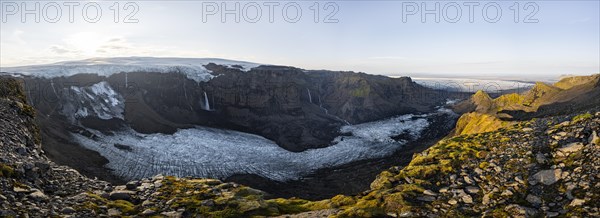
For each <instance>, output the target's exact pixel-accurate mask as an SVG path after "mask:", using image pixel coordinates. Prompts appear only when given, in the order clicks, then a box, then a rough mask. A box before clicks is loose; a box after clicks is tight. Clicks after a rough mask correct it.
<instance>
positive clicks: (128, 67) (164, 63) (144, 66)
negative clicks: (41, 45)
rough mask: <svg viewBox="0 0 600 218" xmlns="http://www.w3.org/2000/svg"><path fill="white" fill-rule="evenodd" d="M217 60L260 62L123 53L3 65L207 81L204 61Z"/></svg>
mask: <svg viewBox="0 0 600 218" xmlns="http://www.w3.org/2000/svg"><path fill="white" fill-rule="evenodd" d="M209 63H214V64H218V65H224V66H227V67H232V68H234V67H235V68H237V69H240V70H243V71H248V70H250V69H252V68H254V67H257V66H259V64H255V63H250V62H243V61H231V60H225V59H216V58H154V57H121V58H92V59H86V60H81V61H66V62H59V63H54V64H45V65H33V66H22V67H3V68H1V69H0V71H2V72H8V73H10V74H13V75H15V76H19V75H24V76H34V77H42V78H55V77H69V76H73V75H77V74H96V75H99V76H105V77H108V76H110V75H112V74H117V73H123V72H124V73H128V72H157V73H173V72H178V73H183V74H184V75H186V77H187V78H189V79H192V80H194V81H196V82H203V81H208V80H210V79H212V78H213V77H215V76H214V75H212V74H211V72H210V71H209V70H207V69H206V68H205V67H204V65H207V64H209Z"/></svg>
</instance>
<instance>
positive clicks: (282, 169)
mask: <svg viewBox="0 0 600 218" xmlns="http://www.w3.org/2000/svg"><path fill="white" fill-rule="evenodd" d="M428 125H429V122H428V121H427V119H426V116H413V115H404V116H400V117H395V118H391V119H387V120H383V121H377V122H373V123H366V124H360V125H355V126H346V127H344V128H343V129H344V130H343V131H345V132H347V133H352V136H339V137H337V138H336V139H335V140H334V141H333V142H332V145H331V146H329V147H326V148H319V149H310V150H306V151H304V152H289V151H287V150H285V149H282V148H281V147H279V146H278V145H277V144H275V143H274V142H273V141H270V140H268V139H265V138H263V137H261V136H257V135H252V134H247V133H241V132H236V131H231V130H219V129H213V128H206V127H196V128H193V129H184V130H179V131H177V132H176V133H175V134H173V135H166V134H140V133H137V132H135V131H133V130H128V131H121V132H117V133H115V134H114V135H104V134H102V133H101V132H98V131H95V130H90V131H92V132H94V134H96V135H98V136H100V137H99V138H100V139H99V140H97V141H95V140H92V139H89V138H87V137H85V136H82V135H79V134H73V136H74V138H75V139H76V141H78V143H80V144H81V145H83V146H84V147H86V148H89V149H91V150H95V151H98V152H99V153H100V154H101V155H102V156H104V157H106V158H107V159H108V160H109V163H108V164H107V167H109V168H110V169H113V170H114V172H115V173H116V174H117V175H119V176H121V177H123V178H126V179H140V178H144V177H150V176H154V175H156V174H166V175H175V176H194V177H211V178H226V177H229V176H231V175H234V174H256V175H259V176H263V177H266V178H270V179H273V180H278V181H286V180H291V179H298V178H300V177H302V176H303V175H307V174H308V173H310V172H313V171H315V170H317V169H320V168H324V167H331V166H338V165H341V164H345V163H349V162H352V161H356V160H361V159H369V158H378V157H384V156H386V155H389V154H391V153H393V152H394V151H396V150H397V149H399V148H401V147H402V145H404V144H405V143H406V142H405V141H394V140H392V139H391V137H393V136H395V135H397V134H399V133H408V134H411V135H414V136H419V134H420V133H421V132H422V131H423V130H424V129H425V128H427V126H428ZM115 144H121V145H126V146H130V147H131V151H128V150H122V149H119V148H117V147H115V146H114V145H115Z"/></svg>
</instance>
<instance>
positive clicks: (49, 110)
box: [24, 64, 451, 151]
mask: <svg viewBox="0 0 600 218" xmlns="http://www.w3.org/2000/svg"><path fill="white" fill-rule="evenodd" d="M206 68H207V69H209V70H211V71H212V74H213V75H217V76H216V78H213V79H212V80H209V81H207V82H196V81H193V80H190V79H187V78H186V77H185V76H184V75H183V74H178V73H167V74H165V73H152V72H137V73H119V74H114V75H112V76H110V77H107V78H106V77H100V76H97V75H90V74H80V75H75V76H71V77H68V78H64V77H60V78H53V79H43V78H29V77H26V78H24V81H25V84H26V89H27V94H28V95H29V96H30V98H31V99H32V101H31V102H32V104H33V106H34V107H35V108H36V109H38V110H39V111H40V115H41V117H44V119H49V122H51V123H59V122H61V121H65V120H68V119H69V116H73V113H75V111H76V110H68V109H69V107H71V104H74V103H73V102H66V100H67V99H76V97H77V96H76V95H77V92H76V90H75V91H74V89H73V87H76V88H78V89H81V90H84V89H86V88H87V89H88V94H89V93H91V91H89V90H90V89H94V87H92V86H94V85H95V84H98V83H100V82H102V81H105V82H108V84H109V86H110V87H111V88H112V89H114V90H115V91H116V92H117V94H118V95H119V98H122V99H120V100H122V101H124V109H123V110H124V111H123V117H122V118H120V117H111V119H106V118H104V119H98V116H85V117H78V118H77V122H80V123H81V124H82V125H83V126H86V127H91V128H94V129H98V130H103V129H116V128H118V127H123V126H131V127H132V128H133V129H135V130H136V131H138V132H140V133H173V132H175V131H176V130H177V129H178V128H189V127H193V126H194V125H203V126H210V127H217V128H226V129H233V130H239V131H244V132H249V133H254V134H258V135H261V136H264V137H266V138H268V139H271V140H273V141H275V142H276V143H277V144H278V145H280V146H281V147H283V148H285V149H287V150H290V151H303V150H306V149H309V148H318V147H325V146H327V145H328V144H329V143H330V142H331V140H332V139H333V138H334V137H335V136H337V135H338V133H337V131H338V129H339V127H340V126H342V125H345V124H347V123H353V124H355V123H362V122H367V121H373V120H378V119H383V118H387V117H391V116H394V115H398V114H406V113H427V112H431V111H433V110H435V109H434V107H435V106H437V105H440V104H442V103H443V102H444V101H445V100H446V98H448V97H451V96H449V95H448V94H447V93H446V92H442V91H436V90H432V89H428V88H425V87H422V86H420V85H417V84H416V83H414V82H412V81H411V79H410V78H389V77H384V76H375V75H368V74H363V73H353V72H332V71H306V70H301V69H297V68H293V67H278V66H260V67H257V68H254V69H252V70H250V71H248V72H244V71H241V70H238V69H235V68H230V67H224V66H220V65H215V64H209V65H207V66H206ZM126 81H127V84H125V82H126ZM84 91H85V90H84ZM92 91H93V90H92ZM81 101H82V102H83V100H81ZM88 101H89V102H88ZM92 101H93V100H89V99H85V102H84V103H82V104H88V106H90V105H91V104H95V105H102V104H104V103H103V102H92ZM103 101H108V99H103ZM105 105H106V107H111V106H110V105H108V104H105ZM76 106H79V107H82V106H80V105H76ZM92 106H93V105H92ZM90 108H91V106H90ZM42 127H44V125H42ZM65 129H68V128H65Z"/></svg>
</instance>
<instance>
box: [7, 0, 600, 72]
mask: <svg viewBox="0 0 600 218" xmlns="http://www.w3.org/2000/svg"><path fill="white" fill-rule="evenodd" d="M599 2H600V1H597V0H591V1H534V2H532V3H530V4H527V2H526V1H482V2H457V3H451V2H448V1H431V0H429V1H412V2H410V1H359V0H351V1H329V2H328V1H318V2H317V1H306V0H303V1H283V2H276V1H267V2H265V1H256V2H249V1H225V2H220V1H191V0H187V1H157V0H151V1H137V2H136V1H99V2H92V1H82V2H77V3H78V4H79V5H75V6H70V5H69V4H73V2H61V1H25V2H23V1H6V0H0V3H1V6H2V7H1V8H0V13H1V16H0V17H1V22H0V29H1V31H0V66H2V67H10V66H20V65H33V64H46V63H54V62H60V61H67V60H80V59H86V58H93V57H123V56H153V57H194V58H201V57H202V58H204V57H211V58H225V59H233V60H243V61H250V62H256V63H263V64H276V65H289V66H295V67H300V68H304V69H328V70H346V71H360V72H366V73H371V74H382V75H390V76H400V75H407V76H414V77H476V78H507V79H524V80H526V79H539V78H547V77H557V76H560V75H586V74H592V73H599V72H600V17H599V14H600V3H599ZM36 3H38V4H39V6H38V7H36ZM128 3H129V4H128ZM96 4H97V5H96ZM236 4H239V7H238V9H239V10H237V11H236V10H235V9H236ZM436 4H439V7H438V9H439V10H438V11H435V10H434V9H435V8H436ZM473 4H478V5H473ZM516 4H518V6H517V5H516ZM468 5H471V6H468ZM98 8H99V9H100V11H101V15H100V16H97V15H98V13H97V11H98ZM298 8H299V9H300V10H301V12H298V11H299V10H298ZM484 8H485V10H484ZM497 8H500V10H501V13H497V12H496V11H498V10H497ZM36 9H37V10H36ZM70 9H72V13H70V12H71V10H70ZM116 9H118V10H116ZM271 9H272V10H271ZM471 9H472V12H473V14H472V15H471V14H470V11H471ZM27 10H28V11H30V13H29V14H28V13H26V12H27ZM427 10H428V11H429V14H427V13H425V14H422V12H424V11H425V12H427ZM459 10H460V16H457V15H458V13H457V12H458V11H459ZM116 11H118V16H117V15H116V13H115V12H116ZM227 11H230V13H223V12H227ZM317 11H318V13H316V12H317ZM431 11H433V12H431ZM517 11H518V18H517V16H515V14H517ZM58 12H60V13H58ZM259 13H260V16H257V15H258V14H259ZM59 14H60V16H57V15H59ZM436 14H437V15H436ZM499 14H500V16H498V15H499ZM128 15H132V16H128ZM297 15H300V16H297ZM36 16H37V17H39V22H36V20H35V19H36ZM223 16H224V17H225V19H226V20H224V21H223V20H222V17H223ZM236 16H237V17H239V22H236V20H235V19H236ZM422 16H425V18H426V20H424V21H423V20H422ZM436 16H437V17H439V22H436V20H435V19H436ZM23 18H25V20H23ZM470 18H472V22H471V20H470ZM70 19H72V21H73V22H70ZM115 19H116V21H118V22H115ZM270 19H271V20H270ZM315 19H316V20H315ZM515 19H516V20H515ZM125 21H127V22H125ZM317 21H318V22H317ZM516 21H518V22H516Z"/></svg>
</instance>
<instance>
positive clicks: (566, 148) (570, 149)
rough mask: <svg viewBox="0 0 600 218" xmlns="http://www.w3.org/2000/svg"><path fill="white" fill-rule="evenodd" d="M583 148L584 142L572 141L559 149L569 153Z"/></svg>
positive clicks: (566, 153)
mask: <svg viewBox="0 0 600 218" xmlns="http://www.w3.org/2000/svg"><path fill="white" fill-rule="evenodd" d="M582 148H583V143H581V142H574V143H570V144H567V145H565V146H563V147H561V148H559V149H558V151H559V152H561V153H563V154H564V155H569V154H570V153H574V152H577V151H579V150H581V149H582Z"/></svg>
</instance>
